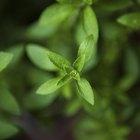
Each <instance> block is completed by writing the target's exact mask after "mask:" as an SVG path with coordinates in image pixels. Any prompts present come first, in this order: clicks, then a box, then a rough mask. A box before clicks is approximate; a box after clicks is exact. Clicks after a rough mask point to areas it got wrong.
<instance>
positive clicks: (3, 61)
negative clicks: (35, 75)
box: [0, 52, 13, 71]
mask: <svg viewBox="0 0 140 140" xmlns="http://www.w3.org/2000/svg"><path fill="white" fill-rule="evenodd" d="M12 57H13V55H12V54H10V53H6V52H0V71H2V70H3V69H4V68H5V67H6V66H7V65H8V64H9V62H10V61H11V59H12Z"/></svg>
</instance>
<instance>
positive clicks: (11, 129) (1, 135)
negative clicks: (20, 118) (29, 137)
mask: <svg viewBox="0 0 140 140" xmlns="http://www.w3.org/2000/svg"><path fill="white" fill-rule="evenodd" d="M17 132H18V129H17V128H16V127H15V126H14V125H12V124H10V123H8V122H6V121H4V120H0V139H6V138H9V137H11V136H13V135H15V134H17Z"/></svg>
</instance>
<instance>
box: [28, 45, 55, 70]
mask: <svg viewBox="0 0 140 140" xmlns="http://www.w3.org/2000/svg"><path fill="white" fill-rule="evenodd" d="M27 54H28V56H29V58H30V59H31V61H32V62H33V63H34V64H35V65H36V66H38V67H39V68H41V69H44V70H49V71H56V70H57V68H56V66H55V65H54V64H52V62H51V61H50V59H49V57H48V50H47V49H46V48H43V47H41V46H40V45H36V44H28V45H27Z"/></svg>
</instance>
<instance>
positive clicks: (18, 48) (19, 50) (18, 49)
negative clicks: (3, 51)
mask: <svg viewBox="0 0 140 140" xmlns="http://www.w3.org/2000/svg"><path fill="white" fill-rule="evenodd" d="M7 51H8V52H9V53H12V54H13V58H12V61H11V63H10V66H15V65H16V64H17V63H18V62H19V60H20V59H21V57H22V56H23V53H24V45H23V44H16V45H14V46H11V47H10V48H9V49H8V50H7Z"/></svg>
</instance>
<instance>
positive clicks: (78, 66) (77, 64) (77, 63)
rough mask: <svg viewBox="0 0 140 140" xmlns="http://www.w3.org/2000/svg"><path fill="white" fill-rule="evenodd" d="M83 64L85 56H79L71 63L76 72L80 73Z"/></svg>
mask: <svg viewBox="0 0 140 140" xmlns="http://www.w3.org/2000/svg"><path fill="white" fill-rule="evenodd" d="M84 63H85V55H80V56H79V57H78V58H77V59H76V60H75V61H74V63H73V67H74V68H75V69H76V70H77V71H78V72H81V70H82V69H83V67H84Z"/></svg>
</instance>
